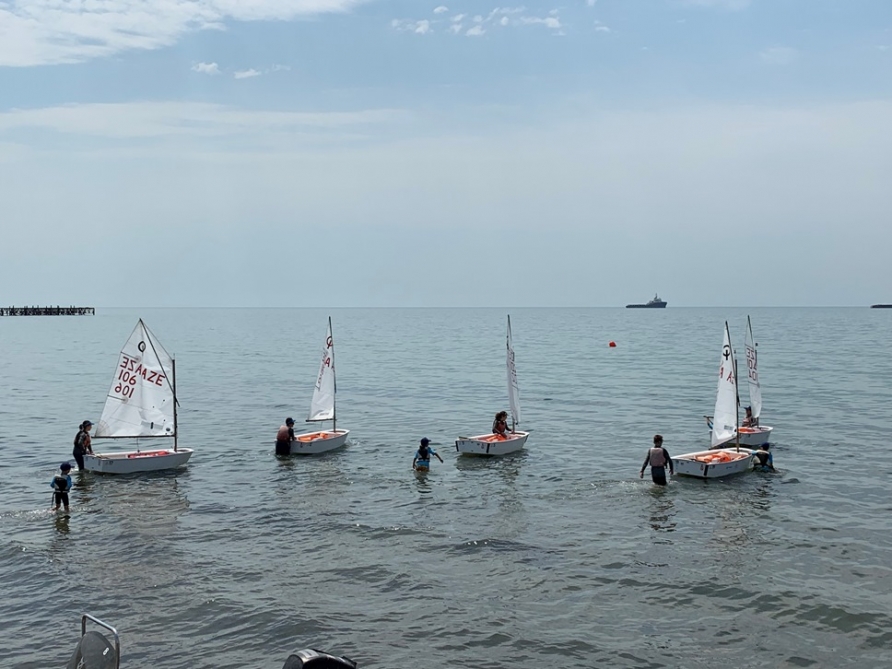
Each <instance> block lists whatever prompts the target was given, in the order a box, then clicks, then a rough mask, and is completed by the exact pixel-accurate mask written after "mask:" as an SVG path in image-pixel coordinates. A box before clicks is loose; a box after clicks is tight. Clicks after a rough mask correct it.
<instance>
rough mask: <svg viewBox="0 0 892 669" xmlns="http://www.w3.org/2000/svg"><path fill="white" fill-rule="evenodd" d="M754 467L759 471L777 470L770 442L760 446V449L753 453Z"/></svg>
mask: <svg viewBox="0 0 892 669" xmlns="http://www.w3.org/2000/svg"><path fill="white" fill-rule="evenodd" d="M753 455H754V458H753V465H754V467H753V469H755V470H756V471H757V472H776V471H777V470H776V469H775V468H774V456H773V455H772V454H771V452H770V451H769V450H768V444H762V445H761V446H759V450H758V451H755V452H754V453H753Z"/></svg>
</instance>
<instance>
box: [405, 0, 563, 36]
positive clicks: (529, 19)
mask: <svg viewBox="0 0 892 669" xmlns="http://www.w3.org/2000/svg"><path fill="white" fill-rule="evenodd" d="M441 8H444V9H445V11H441V12H437V11H436V10H434V14H439V15H443V14H446V12H447V11H448V8H446V7H445V5H441V6H440V7H437V9H441ZM526 11H527V10H526V8H525V7H496V8H494V9H491V10H490V11H489V12H488V13H486V14H475V15H474V16H469V15H468V14H464V13H462V14H455V15H453V16H451V17H449V18H446V17H443V18H442V19H438V18H434V19H420V20H418V19H393V20H392V21H391V22H390V25H391V27H392V28H393V29H394V30H397V31H400V32H413V33H417V34H420V35H426V34H427V33H430V32H433V31H434V26H435V25H440V26H442V29H443V30H445V32H448V33H452V34H453V35H460V34H464V35H465V36H467V37H480V36H482V35H485V34H486V31H487V28H488V26H490V25H498V26H501V27H503V28H507V27H509V26H512V25H513V26H528V25H542V26H545V27H546V28H549V29H551V30H554V31H556V34H563V32H561V28H563V24H562V23H561V19H560V16H559V12H558V10H556V9H553V10H551V11H550V12H549V13H548V16H543V17H539V16H526ZM467 20H470V22H471V24H472V25H471V27H470V28H468V29H467V30H465V29H464V26H465V22H466V21H467ZM444 24H445V25H444Z"/></svg>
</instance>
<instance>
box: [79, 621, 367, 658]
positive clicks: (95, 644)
mask: <svg viewBox="0 0 892 669" xmlns="http://www.w3.org/2000/svg"><path fill="white" fill-rule="evenodd" d="M87 621H90V622H92V623H94V624H95V625H98V626H99V627H102V628H103V629H105V630H106V632H109V633H110V634H111V636H112V639H113V640H114V643H112V642H111V641H109V640H108V639H107V638H106V637H105V636H104V635H103V634H101V633H100V632H96V631H94V630H90V631H89V632H88V631H87ZM120 667H121V641H120V639H119V638H118V631H117V630H116V629H115V628H114V627H112V626H111V625H109V624H108V623H104V622H102V621H101V620H99V619H98V618H94V617H93V616H91V615H88V614H86V613H85V614H84V615H82V616H81V639H80V641H79V642H78V644H77V648H75V649H74V654H73V655H72V656H71V659H70V660H68V664H66V665H65V669H120ZM283 669H357V664H356V662H354V661H353V660H351V659H350V658H349V657H335V656H334V655H329V654H328V653H325V652H323V651H321V650H315V649H312V648H308V649H306V650H299V651H297V652H296V653H294V654H293V655H289V656H288V659H287V660H285V666H284V667H283Z"/></svg>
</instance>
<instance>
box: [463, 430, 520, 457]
mask: <svg viewBox="0 0 892 669" xmlns="http://www.w3.org/2000/svg"><path fill="white" fill-rule="evenodd" d="M529 436H530V434H529V432H511V433H509V434H508V435H507V436H505V437H503V436H501V435H498V434H481V435H479V436H476V437H459V438H458V439H456V440H455V450H456V451H457V452H458V453H460V454H461V455H507V454H508V453H515V452H517V451H519V450H521V449H522V448H523V447H524V444H526V442H527V437H529Z"/></svg>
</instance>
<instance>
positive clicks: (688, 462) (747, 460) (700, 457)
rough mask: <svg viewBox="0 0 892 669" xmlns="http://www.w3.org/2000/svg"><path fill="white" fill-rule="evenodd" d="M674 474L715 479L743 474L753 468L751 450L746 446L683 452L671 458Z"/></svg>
mask: <svg viewBox="0 0 892 669" xmlns="http://www.w3.org/2000/svg"><path fill="white" fill-rule="evenodd" d="M672 464H673V465H674V467H675V474H676V476H695V477H697V478H701V479H717V478H723V477H725V476H734V475H735V474H743V473H744V472H748V471H750V470H751V469H752V468H753V452H752V451H751V450H749V449H748V448H741V449H740V450H739V451H738V450H737V448H719V449H712V450H708V451H697V452H696V453H684V454H683V455H676V456H674V457H673V458H672Z"/></svg>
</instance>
